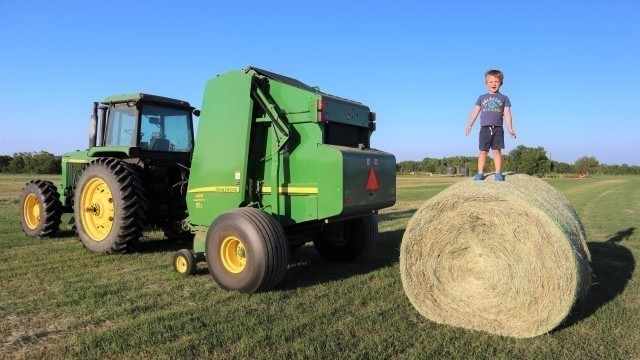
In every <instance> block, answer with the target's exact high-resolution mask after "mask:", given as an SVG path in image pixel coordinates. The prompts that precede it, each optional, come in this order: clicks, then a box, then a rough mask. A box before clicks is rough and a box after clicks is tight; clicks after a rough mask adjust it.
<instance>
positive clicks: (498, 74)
mask: <svg viewBox="0 0 640 360" xmlns="http://www.w3.org/2000/svg"><path fill="white" fill-rule="evenodd" d="M489 75H491V76H495V77H497V78H498V79H500V83H502V82H503V81H504V74H502V71H500V70H489V71H487V72H486V73H485V74H484V78H485V79H486V78H487V76H489Z"/></svg>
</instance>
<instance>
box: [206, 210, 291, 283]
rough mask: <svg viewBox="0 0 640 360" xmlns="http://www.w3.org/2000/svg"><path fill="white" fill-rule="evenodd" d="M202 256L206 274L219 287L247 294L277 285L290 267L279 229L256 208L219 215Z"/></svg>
mask: <svg viewBox="0 0 640 360" xmlns="http://www.w3.org/2000/svg"><path fill="white" fill-rule="evenodd" d="M205 253H206V260H207V265H208V267H209V272H210V273H211V276H212V277H213V279H214V280H215V281H216V283H218V285H220V287H222V288H224V289H228V290H237V291H240V292H243V293H248V294H253V293H255V292H260V291H267V290H270V289H272V288H274V287H275V286H277V285H278V284H279V283H280V281H282V279H283V277H284V274H285V272H286V270H287V265H288V264H289V245H288V244H287V238H286V235H285V234H284V230H282V226H280V224H279V223H278V222H277V221H276V220H275V219H274V218H273V217H271V216H270V215H268V214H267V213H265V212H264V211H262V210H259V209H255V208H239V209H235V210H231V211H228V212H226V213H223V214H222V215H220V216H218V217H217V218H216V219H215V220H214V221H213V223H211V227H210V228H209V231H208V232H207V239H206V245H205Z"/></svg>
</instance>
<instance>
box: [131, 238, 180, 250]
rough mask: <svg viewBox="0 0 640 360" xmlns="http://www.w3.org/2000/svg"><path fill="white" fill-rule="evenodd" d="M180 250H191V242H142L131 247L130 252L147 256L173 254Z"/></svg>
mask: <svg viewBox="0 0 640 360" xmlns="http://www.w3.org/2000/svg"><path fill="white" fill-rule="evenodd" d="M180 249H193V242H188V241H178V240H169V239H157V240H156V239H154V240H142V241H140V242H139V243H137V244H134V245H133V246H132V249H131V250H132V252H134V253H141V254H149V253H159V252H175V251H178V250H180Z"/></svg>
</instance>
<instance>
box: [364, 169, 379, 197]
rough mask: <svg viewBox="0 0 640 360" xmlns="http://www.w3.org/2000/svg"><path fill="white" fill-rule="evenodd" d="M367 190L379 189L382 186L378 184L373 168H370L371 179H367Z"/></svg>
mask: <svg viewBox="0 0 640 360" xmlns="http://www.w3.org/2000/svg"><path fill="white" fill-rule="evenodd" d="M365 189H366V190H367V191H378V189H380V186H378V178H376V172H375V171H374V170H373V168H371V170H369V180H367V186H365Z"/></svg>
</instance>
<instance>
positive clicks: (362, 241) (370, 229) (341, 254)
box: [313, 215, 378, 262]
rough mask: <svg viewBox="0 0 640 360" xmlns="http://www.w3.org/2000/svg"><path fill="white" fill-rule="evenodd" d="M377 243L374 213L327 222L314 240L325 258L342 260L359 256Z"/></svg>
mask: <svg viewBox="0 0 640 360" xmlns="http://www.w3.org/2000/svg"><path fill="white" fill-rule="evenodd" d="M377 243H378V222H377V221H376V218H375V217H374V216H373V215H367V216H363V217H359V218H356V219H351V220H346V221H342V222H336V223H329V224H326V225H325V226H324V227H323V228H322V232H321V234H320V238H318V239H317V240H315V241H314V242H313V244H314V245H315V247H316V250H318V253H319V254H320V256H322V258H323V259H325V260H327V261H340V262H348V261H353V260H355V259H357V258H359V257H360V256H362V255H364V254H366V253H368V252H369V251H371V250H372V249H373V248H374V247H375V246H376V244H377Z"/></svg>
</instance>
